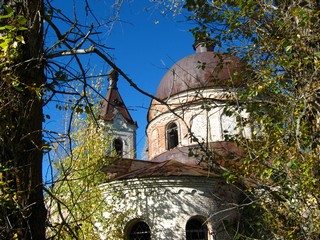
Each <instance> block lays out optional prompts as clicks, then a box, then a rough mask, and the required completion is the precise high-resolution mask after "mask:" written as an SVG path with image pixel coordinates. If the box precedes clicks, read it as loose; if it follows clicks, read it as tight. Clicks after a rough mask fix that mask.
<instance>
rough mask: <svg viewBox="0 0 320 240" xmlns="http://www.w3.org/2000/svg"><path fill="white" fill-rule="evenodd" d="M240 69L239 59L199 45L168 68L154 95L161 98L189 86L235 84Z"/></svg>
mask: <svg viewBox="0 0 320 240" xmlns="http://www.w3.org/2000/svg"><path fill="white" fill-rule="evenodd" d="M240 70H241V60H240V58H238V57H236V56H230V55H227V54H224V53H220V52H213V51H209V52H208V51H206V48H201V49H200V50H199V51H197V53H195V54H192V55H189V56H187V57H185V58H183V59H181V60H180V61H178V62H177V63H176V64H174V65H173V66H172V67H171V68H170V69H169V71H168V72H167V73H166V74H165V75H164V77H163V78H162V80H161V82H160V84H159V86H158V90H157V92H156V97H158V98H159V99H162V100H165V99H167V98H169V97H171V96H173V95H175V94H177V93H181V92H184V91H188V90H193V89H201V88H206V87H236V86H239V84H240V83H241V81H240V79H239V78H237V77H234V74H235V73H236V72H239V71H240Z"/></svg>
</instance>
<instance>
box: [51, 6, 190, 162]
mask: <svg viewBox="0 0 320 240" xmlns="http://www.w3.org/2000/svg"><path fill="white" fill-rule="evenodd" d="M68 1H69V0H66V1H65V2H64V3H61V2H60V1H58V2H57V1H55V2H57V4H63V5H61V6H60V7H59V6H58V7H59V8H60V9H61V10H62V11H67V12H69V11H70V9H71V8H70V6H71V5H67V2H68ZM77 1H78V0H77ZM89 2H91V6H92V9H93V11H94V12H95V14H96V17H97V19H98V20H101V21H103V20H105V19H106V17H107V16H109V15H110V12H112V11H113V10H112V8H111V5H110V4H111V3H112V2H114V1H112V0H104V1H103V0H91V1H89ZM69 3H71V1H70V2H69ZM77 4H78V3H77ZM146 9H148V10H146ZM79 11H81V10H79ZM70 12H72V11H70ZM79 14H80V13H79ZM183 19H184V18H183V17H182V16H179V17H178V18H173V17H172V16H168V17H166V16H163V15H161V14H160V13H159V9H157V8H156V6H155V4H154V3H152V2H150V1H149V0H134V1H132V0H129V1H125V2H124V4H123V6H122V8H121V12H120V18H119V19H118V21H117V22H116V24H115V25H114V26H113V29H112V31H111V33H110V34H108V33H107V29H106V32H105V33H104V32H102V34H101V36H100V40H101V43H103V44H104V45H106V46H108V47H110V48H113V50H109V52H108V54H109V55H110V56H111V57H112V58H114V62H115V63H116V64H117V66H118V67H119V68H121V69H122V71H123V72H125V73H126V74H127V75H128V76H129V77H130V78H131V79H132V80H133V81H134V82H135V83H136V84H137V85H138V86H139V87H140V88H142V89H143V90H144V91H147V92H149V93H151V94H155V92H156V90H157V87H158V84H159V82H160V80H161V79H162V77H163V76H164V74H165V73H166V71H167V70H168V69H169V68H170V67H171V66H172V65H173V64H174V63H175V62H177V61H178V60H180V59H181V58H183V57H185V56H187V55H189V54H192V53H194V50H193V49H192V44H193V41H194V40H193V37H192V34H191V33H190V32H189V28H191V26H190V25H189V24H187V23H186V22H184V21H183ZM102 29H103V28H102ZM87 58H88V60H87V61H89V62H90V66H91V67H92V68H96V69H99V70H101V71H102V72H105V73H107V71H108V70H110V67H109V66H107V65H106V64H105V63H103V62H102V61H99V60H95V58H91V59H90V56H87ZM118 88H119V91H120V94H121V96H122V98H123V100H124V102H125V104H126V106H127V107H128V109H129V111H130V114H131V116H132V118H133V119H134V120H135V121H137V122H138V126H139V128H138V130H137V158H142V149H143V147H144V144H145V140H146V134H145V128H146V124H147V120H146V114H147V108H148V107H149V104H150V99H149V98H148V97H146V96H144V95H142V94H140V93H139V92H137V91H136V90H135V89H133V88H132V87H130V86H129V84H128V83H127V82H126V81H125V80H124V79H123V78H122V77H120V78H119V82H118ZM106 91H107V79H105V87H104V89H103V90H102V93H101V94H102V95H104V94H105V93H106ZM45 112H46V113H49V114H50V115H51V119H50V120H49V121H46V123H45V127H49V128H50V129H54V130H57V131H63V128H64V121H63V116H64V113H63V112H61V111H57V110H56V109H55V106H54V105H51V106H48V107H46V108H45Z"/></svg>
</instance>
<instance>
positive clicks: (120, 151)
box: [113, 138, 123, 157]
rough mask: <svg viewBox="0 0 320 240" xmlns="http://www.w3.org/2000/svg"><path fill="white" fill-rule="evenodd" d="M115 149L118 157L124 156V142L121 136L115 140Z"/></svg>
mask: <svg viewBox="0 0 320 240" xmlns="http://www.w3.org/2000/svg"><path fill="white" fill-rule="evenodd" d="M113 149H114V151H115V154H116V155H117V156H118V157H122V154H123V144H122V140H121V138H117V139H114V140H113Z"/></svg>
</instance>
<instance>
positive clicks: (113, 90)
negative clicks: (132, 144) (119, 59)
mask: <svg viewBox="0 0 320 240" xmlns="http://www.w3.org/2000/svg"><path fill="white" fill-rule="evenodd" d="M108 78H109V82H110V83H109V88H108V92H107V94H106V96H105V97H104V99H103V101H102V103H101V111H100V114H99V118H100V119H103V120H106V121H112V120H113V118H114V117H115V115H116V114H117V113H120V114H121V115H122V116H123V117H124V119H125V120H126V121H127V122H128V123H131V124H134V125H137V123H136V122H135V121H133V119H132V117H131V115H130V113H129V111H128V109H127V107H126V105H125V104H124V102H123V100H122V98H121V96H120V93H119V91H118V87H117V80H118V74H116V73H115V72H111V71H110V72H109V73H108Z"/></svg>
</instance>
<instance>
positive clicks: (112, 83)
mask: <svg viewBox="0 0 320 240" xmlns="http://www.w3.org/2000/svg"><path fill="white" fill-rule="evenodd" d="M107 75H108V80H109V87H108V89H111V88H114V89H118V87H117V82H118V77H119V73H118V72H117V71H116V70H115V69H114V68H112V69H111V70H110V71H109V72H108V74H107Z"/></svg>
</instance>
